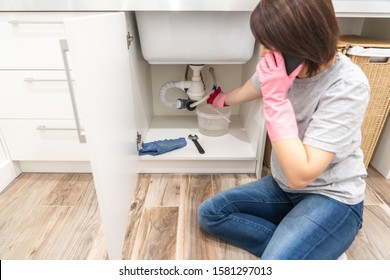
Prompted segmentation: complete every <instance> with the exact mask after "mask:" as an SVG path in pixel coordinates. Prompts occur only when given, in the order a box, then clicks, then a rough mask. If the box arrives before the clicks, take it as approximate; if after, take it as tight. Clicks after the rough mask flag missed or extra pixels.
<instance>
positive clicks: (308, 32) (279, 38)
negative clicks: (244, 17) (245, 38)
mask: <svg viewBox="0 0 390 280" xmlns="http://www.w3.org/2000/svg"><path fill="white" fill-rule="evenodd" d="M250 26H251V29H252V33H253V35H254V37H255V38H256V40H257V41H258V42H259V43H261V44H262V45H263V46H264V47H266V48H268V49H275V50H277V51H280V52H282V53H285V54H288V55H290V56H294V57H296V58H300V59H303V60H304V62H305V64H306V66H307V67H308V70H307V72H308V74H309V75H310V76H311V75H313V74H314V73H315V72H316V71H317V70H318V69H319V67H320V66H321V65H322V64H324V63H326V62H328V61H330V60H331V59H332V58H333V57H334V55H335V53H336V50H337V42H338V38H339V27H338V24H337V20H336V15H335V12H334V9H333V4H332V1H331V0H261V1H260V2H259V4H258V5H257V6H256V8H255V9H254V10H253V12H252V14H251V18H250Z"/></svg>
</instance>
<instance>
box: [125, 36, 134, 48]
mask: <svg viewBox="0 0 390 280" xmlns="http://www.w3.org/2000/svg"><path fill="white" fill-rule="evenodd" d="M126 40H127V49H130V46H131V43H132V42H133V40H134V37H133V36H131V35H130V32H127V35H126Z"/></svg>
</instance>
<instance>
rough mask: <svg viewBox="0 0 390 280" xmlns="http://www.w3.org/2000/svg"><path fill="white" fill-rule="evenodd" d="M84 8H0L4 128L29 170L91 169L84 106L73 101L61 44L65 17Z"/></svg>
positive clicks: (0, 121)
mask: <svg viewBox="0 0 390 280" xmlns="http://www.w3.org/2000/svg"><path fill="white" fill-rule="evenodd" d="M82 14H83V13H71V12H55V13H41V12H37V13H26V12H18V13H13V12H2V13H0V34H1V37H2V40H1V42H0V128H1V130H2V133H3V137H4V141H5V143H6V145H7V148H8V152H9V156H10V158H11V159H12V161H14V162H18V164H19V166H20V167H21V169H22V171H24V172H47V171H50V172H89V171H90V164H89V156H88V151H87V147H86V145H85V144H84V143H80V142H79V139H78V135H77V131H76V130H75V128H76V123H75V112H76V113H77V110H80V109H82V108H81V104H80V102H77V100H76V106H72V99H71V95H70V91H69V86H68V80H67V79H66V74H65V71H64V61H63V57H62V55H61V48H60V44H59V39H60V38H63V37H64V24H63V20H64V19H65V18H70V17H74V16H78V17H79V16H81V15H82ZM84 14H85V13H84ZM88 14H89V15H90V14H93V13H88ZM95 14H96V13H95ZM71 67H72V66H71V65H70V68H71ZM70 72H72V71H70ZM71 83H72V84H73V83H74V84H76V82H75V81H74V79H72V81H71ZM74 98H75V99H76V98H77V96H74ZM77 105H78V106H77ZM78 119H79V122H80V123H81V126H82V125H83V123H82V120H81V119H80V118H78ZM81 129H82V127H81ZM48 167H49V168H48Z"/></svg>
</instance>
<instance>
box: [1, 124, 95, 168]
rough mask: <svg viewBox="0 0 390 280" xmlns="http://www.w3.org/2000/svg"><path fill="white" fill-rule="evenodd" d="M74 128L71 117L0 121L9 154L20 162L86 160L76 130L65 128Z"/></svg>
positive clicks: (84, 150)
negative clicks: (65, 118) (68, 118)
mask: <svg viewBox="0 0 390 280" xmlns="http://www.w3.org/2000/svg"><path fill="white" fill-rule="evenodd" d="M38 127H45V128H48V129H49V130H44V129H43V130H40V129H38ZM75 127H76V126H75V123H74V121H71V120H0V128H1V130H2V132H3V136H4V139H5V141H6V145H7V148H8V151H9V153H10V156H11V158H12V160H20V161H40V160H42V161H44V160H47V161H88V158H89V157H88V152H87V145H86V144H81V143H79V140H78V136H77V131H76V130H66V129H73V128H75ZM53 128H55V129H58V130H50V129H53ZM60 129H65V130H60Z"/></svg>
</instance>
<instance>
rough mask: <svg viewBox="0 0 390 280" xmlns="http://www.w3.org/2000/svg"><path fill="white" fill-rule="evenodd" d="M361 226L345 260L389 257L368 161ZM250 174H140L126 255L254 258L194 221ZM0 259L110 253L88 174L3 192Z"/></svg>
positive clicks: (383, 183) (388, 231)
mask: <svg viewBox="0 0 390 280" xmlns="http://www.w3.org/2000/svg"><path fill="white" fill-rule="evenodd" d="M368 173H369V176H368V177H367V178H366V182H367V189H366V200H365V211H364V223H363V228H362V229H361V230H360V232H359V234H358V236H357V237H356V239H355V241H354V243H353V244H352V246H351V247H350V248H349V249H348V251H347V257H348V259H359V260H383V259H385V260H390V238H389V236H390V180H386V179H385V178H383V176H382V175H380V174H379V173H378V172H377V171H376V170H375V169H373V168H372V167H370V168H369V170H368ZM255 179H256V178H255V177H254V175H250V174H212V175H210V174H208V175H183V174H140V175H139V179H138V184H137V187H136V190H135V196H134V202H133V204H132V206H131V209H130V212H129V225H128V229H127V232H126V237H125V245H124V248H123V258H124V259H143V260H147V259H155V260H172V259H183V260H199V259H213V260H217V259H237V260H238V259H241V260H251V259H256V257H255V256H253V255H251V254H249V253H247V252H246V251H244V250H241V249H239V248H236V247H234V246H231V245H229V244H227V243H225V242H223V241H221V240H219V239H217V238H214V237H212V236H210V235H208V234H207V233H205V232H204V231H203V230H201V229H200V228H199V226H198V222H197V208H198V206H199V204H200V203H201V202H202V201H203V200H205V199H206V198H208V197H209V196H211V195H213V194H215V193H217V192H220V191H222V190H224V189H227V188H232V187H234V186H236V185H240V184H243V183H246V182H250V181H252V180H255ZM0 259H3V260H4V259H25V260H28V259H62V260H70V259H107V252H106V250H105V249H104V245H103V233H102V228H101V222H100V215H99V211H98V206H97V200H96V194H95V190H94V186H93V178H92V175H91V174H50V173H44V174H43V173H23V174H21V175H20V176H19V177H18V178H17V179H16V180H14V182H12V183H11V184H10V185H9V186H8V187H7V188H6V189H5V190H4V191H3V192H2V193H1V194H0Z"/></svg>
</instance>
